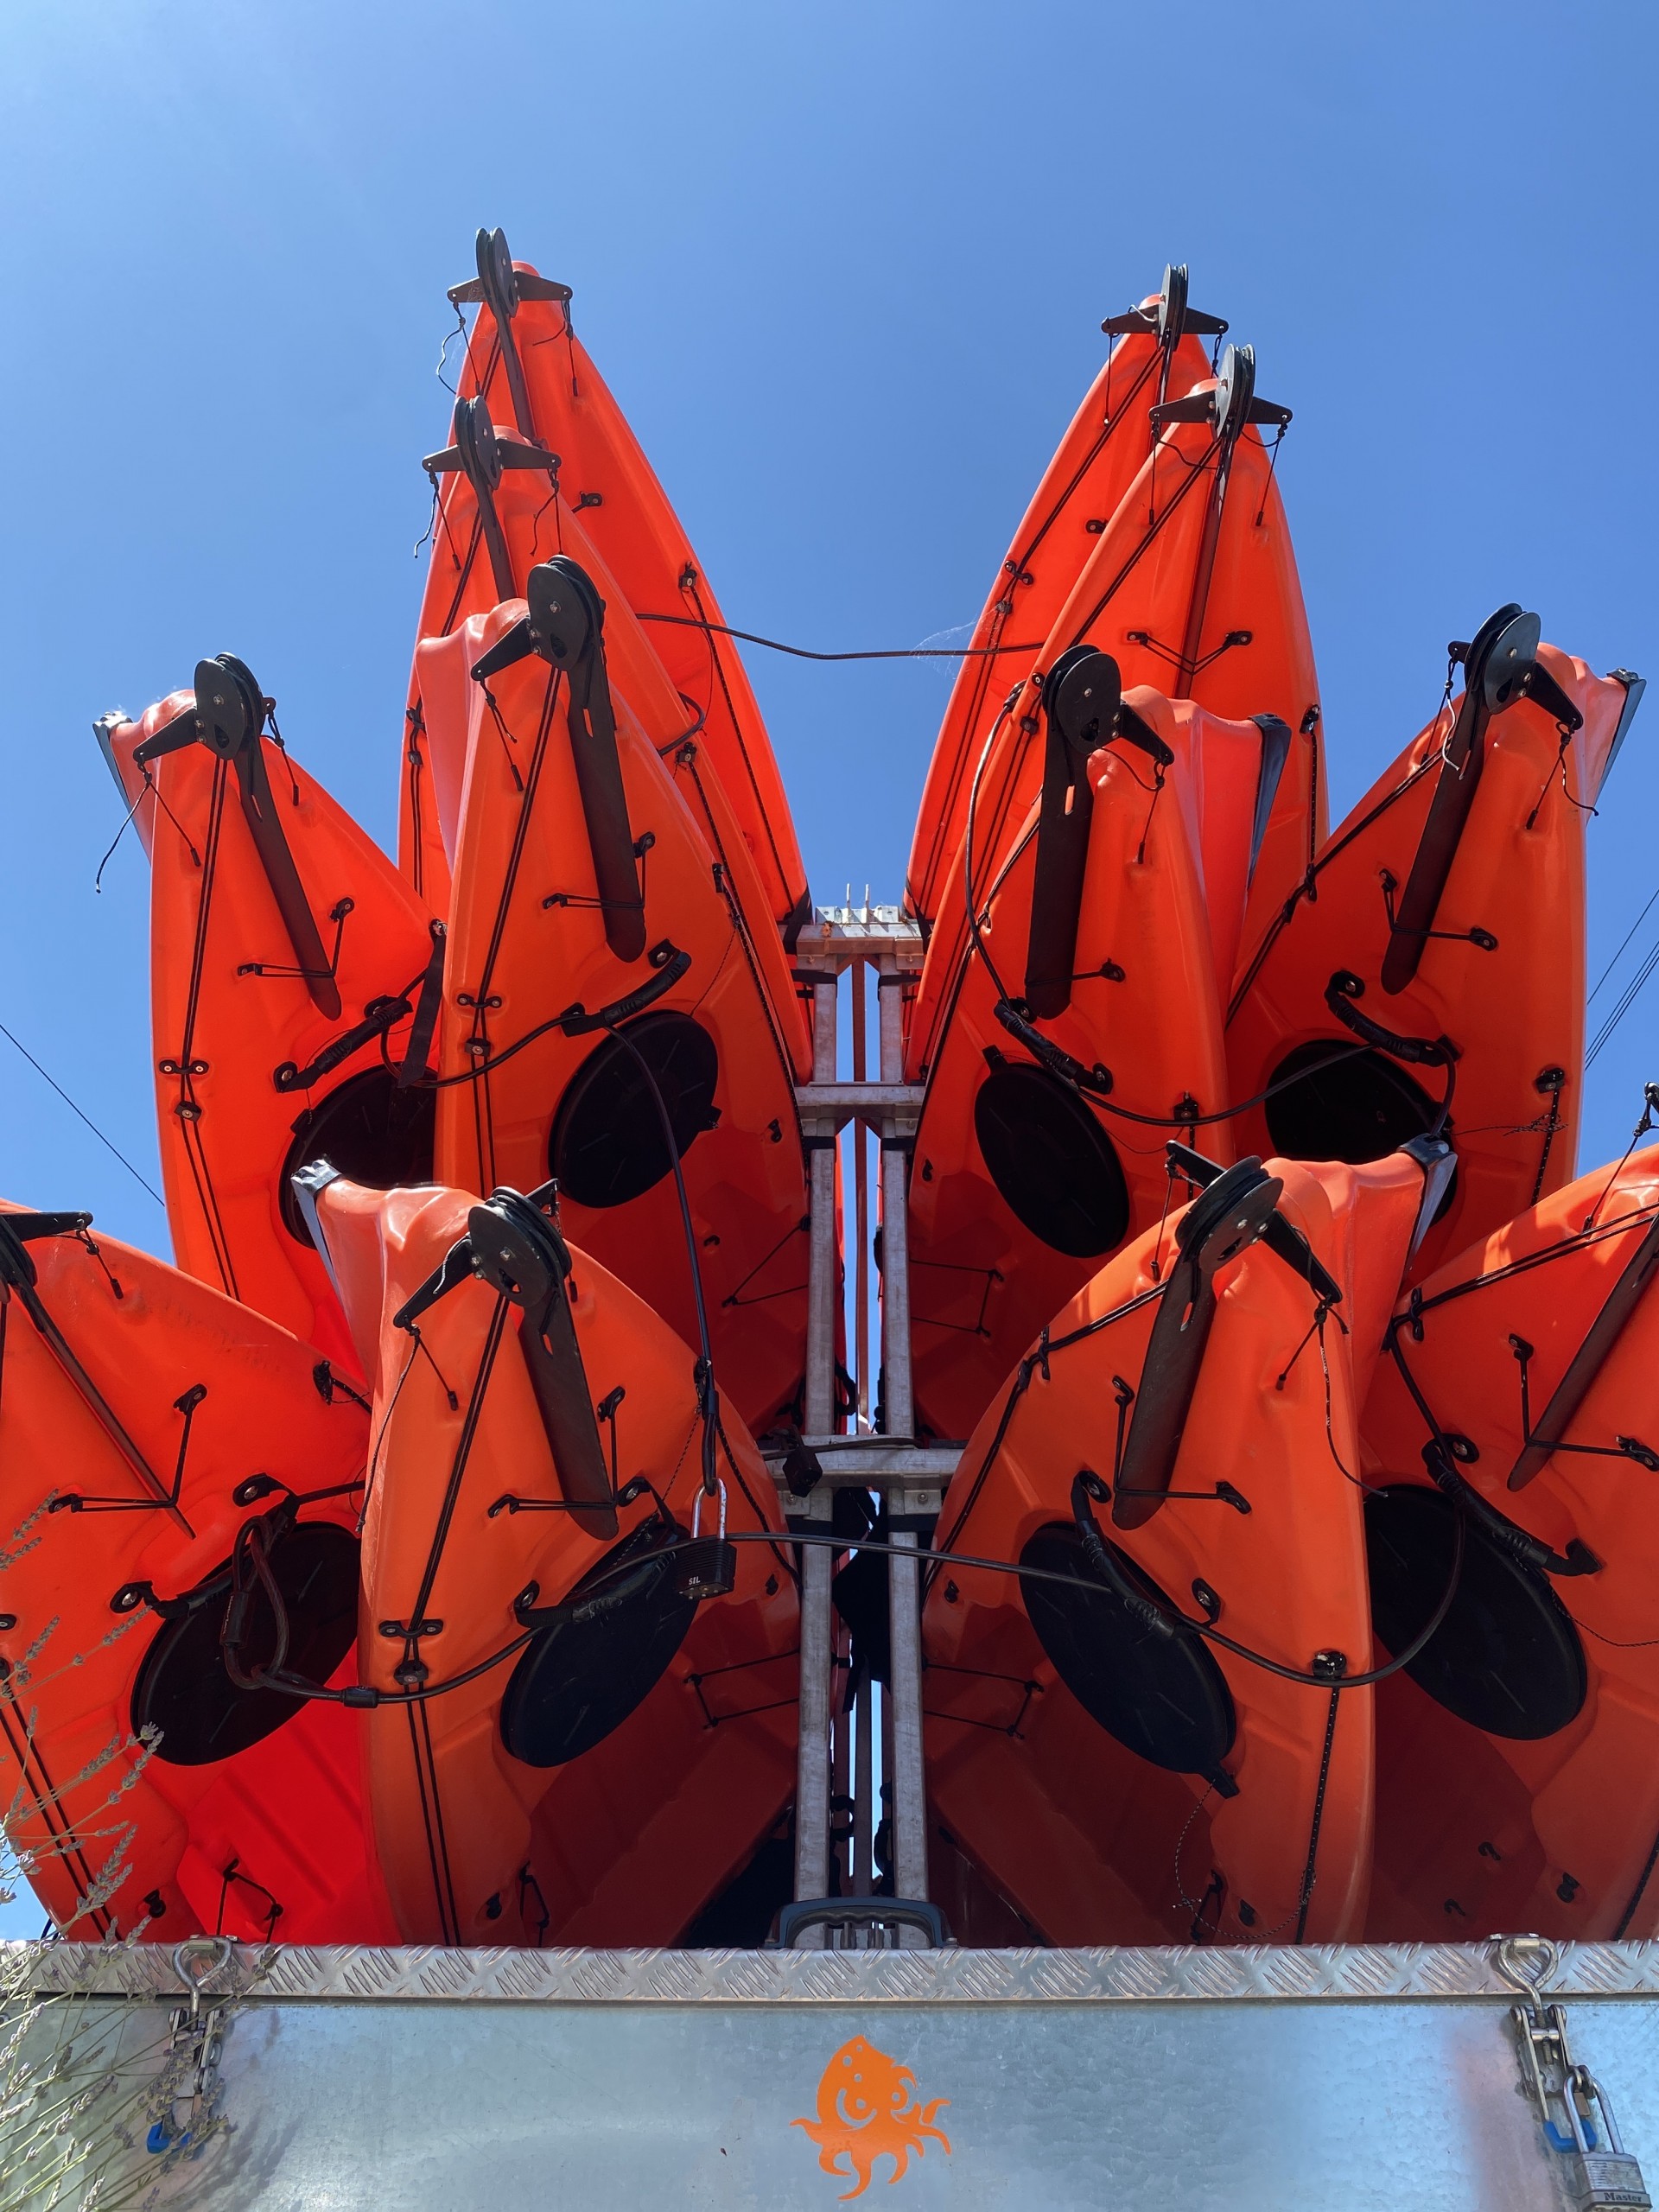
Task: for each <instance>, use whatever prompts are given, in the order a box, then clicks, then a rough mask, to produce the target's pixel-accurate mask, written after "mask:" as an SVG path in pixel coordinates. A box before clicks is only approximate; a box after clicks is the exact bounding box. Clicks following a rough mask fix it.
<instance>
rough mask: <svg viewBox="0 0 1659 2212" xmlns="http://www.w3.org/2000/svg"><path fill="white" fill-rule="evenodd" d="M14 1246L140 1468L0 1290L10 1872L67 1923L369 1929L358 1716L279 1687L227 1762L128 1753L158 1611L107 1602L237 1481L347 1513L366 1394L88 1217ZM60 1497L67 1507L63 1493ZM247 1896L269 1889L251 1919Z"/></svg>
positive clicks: (183, 1928) (169, 1572)
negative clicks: (273, 1702) (324, 1372)
mask: <svg viewBox="0 0 1659 2212" xmlns="http://www.w3.org/2000/svg"><path fill="white" fill-rule="evenodd" d="M6 1211H15V1209H13V1208H10V1207H8V1208H7V1209H6ZM25 1249H26V1250H27V1252H28V1254H29V1257H30V1259H31V1260H32V1262H33V1263H34V1265H35V1269H36V1271H37V1276H38V1286H37V1287H38V1290H39V1294H40V1297H41V1301H42V1303H43V1305H44V1306H45V1307H46V1310H47V1312H48V1314H49V1316H50V1317H51V1319H52V1320H53V1321H54V1323H55V1324H56V1325H57V1327H58V1328H59V1330H60V1332H61V1333H62V1335H63V1337H64V1338H65V1339H66V1341H67V1344H68V1345H69V1348H70V1350H71V1352H72V1353H73V1357H74V1358H75V1359H76V1360H78V1361H79V1363H80V1365H81V1367H82V1368H83V1370H85V1371H86V1375H87V1376H88V1377H89V1378H90V1381H91V1383H92V1387H93V1388H94V1389H96V1391H97V1392H98V1393H99V1395H101V1397H102V1399H103V1401H104V1402H105V1405H106V1406H107V1407H108V1408H110V1409H111V1412H112V1413H113V1414H114V1416H115V1418H116V1420H117V1421H118V1422H119V1424H120V1426H121V1427H122V1428H123V1429H124V1432H125V1433H126V1435H127V1436H128V1437H129V1438H130V1440H131V1442H132V1444H133V1445H134V1446H136V1448H137V1452H139V1454H140V1455H141V1456H142V1459H143V1462H144V1463H145V1464H146V1465H148V1467H149V1470H150V1471H151V1472H152V1473H153V1474H154V1476H155V1477H156V1484H146V1482H145V1480H144V1478H143V1476H142V1474H141V1473H140V1472H139V1471H137V1469H136V1468H135V1467H134V1466H133V1465H132V1464H131V1462H130V1459H129V1458H128V1457H127V1456H125V1455H124V1453H123V1452H121V1451H120V1450H119V1449H118V1446H116V1444H115V1443H114V1442H113V1441H112V1440H111V1437H110V1435H109V1434H108V1433H107V1431H106V1429H105V1427H103V1426H102V1425H101V1424H100V1422H99V1420H98V1418H97V1416H96V1415H95V1414H94V1413H93V1412H92V1411H91V1410H90V1409H89V1407H88V1405H87V1402H86V1398H85V1396H84V1395H82V1393H81V1392H80V1391H79V1389H77V1388H76V1386H75V1384H74V1383H73V1381H72V1380H71V1378H70V1376H68V1374H67V1373H66V1371H65V1369H64V1367H63V1366H62V1364H61V1363H60V1361H59V1359H58V1358H57V1357H55V1356H54V1352H53V1351H52V1350H51V1349H50V1348H49V1346H48V1344H47V1342H46V1341H45V1339H44V1338H42V1337H41V1334H40V1333H39V1332H38V1331H37V1330H36V1328H35V1325H34V1323H33V1321H32V1320H31V1319H30V1318H29V1314H28V1313H27V1312H26V1311H25V1310H24V1307H23V1305H22V1300H21V1299H20V1298H19V1297H18V1296H17V1295H16V1294H7V1293H5V1292H3V1291H0V1322H3V1325H4V1330H5V1387H4V1389H3V1391H0V1463H3V1465H4V1468H5V1477H6V1496H7V1501H8V1502H7V1508H6V1514H7V1518H6V1528H7V1529H8V1531H9V1532H10V1533H9V1537H8V1541H7V1545H6V1552H7V1558H6V1574H5V1602H6V1606H7V1609H8V1612H9V1614H10V1616H11V1619H12V1624H10V1625H8V1626H7V1627H6V1628H5V1629H4V1630H3V1631H0V1658H3V1662H4V1676H3V1683H0V1732H3V1745H0V1764H3V1767H4V1770H5V1774H6V1781H5V1783H4V1788H5V1792H6V1798H7V1802H9V1803H10V1804H11V1805H13V1806H14V1807H15V1810H14V1811H13V1812H12V1813H11V1814H10V1815H8V1827H9V1831H10V1840H11V1845H12V1847H13V1849H14V1850H15V1851H16V1853H18V1854H19V1856H20V1857H22V1858H23V1859H25V1860H26V1862H27V1863H29V1879H30V1882H31V1883H32V1885H33V1886H34V1887H35V1891H37V1892H38V1894H39V1895H40V1896H41V1898H42V1899H43V1900H44V1902H45V1904H47V1906H48V1909H49V1910H50V1912H51V1914H52V1916H53V1918H54V1921H55V1922H56V1923H57V1924H58V1926H59V1927H60V1929H64V1930H65V1931H66V1932H67V1933H68V1934H71V1935H72V1936H73V1938H74V1940H76V1941H77V1942H97V1941H99V1940H100V1939H103V1938H105V1937H106V1936H110V1937H112V1936H117V1935H122V1936H126V1935H131V1934H134V1933H135V1932H141V1933H142V1935H143V1938H144V1940H145V1941H147V1942H168V1943H176V1942H179V1941H180V1940H181V1938H182V1937H184V1936H193V1935H198V1934H200V1933H202V1932H203V1931H204V1930H205V1931H206V1932H207V1933H208V1934H210V1935H211V1934H214V1933H218V1932H220V1931H221V1930H222V1932H224V1933H225V1934H226V1935H231V1936H238V1937H241V1938H244V1939H245V1940H252V1939H254V1938H256V1937H264V1936H265V1935H267V1934H268V1933H270V1932H271V1929H272V1928H273V1927H274V1930H275V1933H276V1934H277V1936H279V1937H280V1938H281V1940H282V1941H283V1942H296V1943H384V1942H395V1941H396V1940H397V1928H396V1923H394V1922H393V1920H392V1918H391V1910H390V1907H389V1905H388V1904H387V1900H386V1896H385V1888H384V1885H382V1883H381V1880H380V1878H379V1876H378V1872H377V1871H376V1870H375V1868H374V1866H373V1862H372V1858H371V1855H370V1851H369V1840H368V1836H367V1833H366V1829H365V1811H364V1802H363V1796H362V1782H361V1759H362V1751H363V1720H362V1716H361V1715H360V1714H359V1713H352V1712H349V1711H347V1710H346V1709H345V1708H344V1707H340V1706H339V1705H335V1704H330V1703H321V1702H303V1701H302V1700H299V1699H297V1698H296V1700H295V1701H294V1706H293V1715H292V1718H291V1719H289V1720H287V1721H286V1722H285V1723H284V1724H283V1726H280V1727H279V1728H277V1730H276V1731H275V1732H274V1733H272V1734H271V1735H270V1736H267V1737H266V1738H264V1740H263V1741H262V1742H260V1743H257V1744H255V1745H252V1746H251V1748H250V1749H248V1750H246V1751H242V1752H239V1753H238V1754H237V1755H236V1756H234V1757H233V1758H227V1759H224V1760H220V1761H218V1762H216V1763H214V1764H207V1765H200V1766H183V1765H178V1764H169V1763H168V1758H167V1756H166V1745H165V1742H164V1741H163V1743H162V1745H161V1747H160V1749H159V1751H157V1752H156V1755H155V1756H152V1757H150V1758H147V1759H146V1758H143V1757H142V1755H141V1753H140V1751H139V1748H138V1746H137V1743H136V1742H135V1740H134V1738H133V1734H132V1697H133V1690H134V1686H135V1682H136V1681H137V1675H138V1672H139V1669H140V1666H141V1664H142V1662H143V1657H144V1655H145V1653H146V1652H147V1651H148V1650H149V1647H150V1645H151V1644H152V1643H153V1642H154V1641H155V1639H156V1637H157V1636H158V1635H159V1634H161V1633H162V1623H161V1622H160V1621H159V1620H158V1619H157V1618H156V1614H155V1613H154V1612H153V1611H150V1610H149V1608H148V1607H147V1606H144V1605H138V1606H137V1607H136V1608H135V1609H133V1610H130V1611H119V1612H118V1611H115V1610H113V1609H112V1607H111V1599H112V1598H113V1597H114V1596H115V1594H116V1592H118V1591H121V1590H123V1589H124V1587H125V1586H128V1585H130V1584H133V1583H137V1582H140V1581H143V1582H147V1583H149V1584H150V1585H152V1586H153V1587H154V1589H155V1591H156V1593H157V1595H158V1596H159V1597H161V1598H162V1599H175V1598H177V1597H179V1596H181V1595H182V1594H183V1593H185V1592H188V1591H191V1590H193V1589H194V1588H195V1587H196V1586H198V1585H199V1584H200V1583H203V1582H205V1581H207V1580H208V1579H209V1578H210V1577H212V1576H213V1575H214V1574H216V1573H218V1572H219V1570H220V1569H222V1568H223V1567H225V1566H226V1563H227V1562H228V1560H229V1558H230V1554H231V1549H232V1542H233V1540H234V1538H235V1535H236V1532H237V1529H238V1527H239V1526H240V1525H241V1524H242V1523H243V1522H245V1521H248V1520H251V1519H254V1518H256V1517H257V1516H258V1515H260V1514H262V1513H264V1512H265V1511H267V1510H269V1507H270V1500H269V1499H268V1498H267V1499H265V1500H263V1501H259V1502H256V1503H253V1504H251V1505H248V1506H245V1507H238V1506H237V1505H236V1504H234V1503H232V1491H233V1490H234V1489H235V1488H236V1487H237V1485H238V1484H240V1483H242V1482H244V1481H245V1480H246V1478H248V1477H249V1476H251V1475H254V1474H266V1475H270V1476H271V1477H273V1478H275V1479H276V1481H277V1483H279V1484H283V1485H285V1486H287V1487H289V1488H290V1489H292V1490H293V1491H296V1492H301V1493H303V1492H308V1491H319V1490H327V1489H331V1488H334V1487H335V1486H336V1485H345V1486H346V1487H347V1489H348V1492H349V1494H348V1495H346V1496H343V1497H332V1498H324V1499H319V1500H318V1501H317V1502H316V1503H314V1504H308V1505H306V1506H304V1507H303V1508H302V1511H301V1516H300V1518H301V1522H302V1524H303V1523H305V1522H314V1521H325V1522H331V1523H333V1524H334V1525H335V1526H337V1527H340V1528H343V1529H353V1528H354V1526H355V1519H356V1510H357V1507H358V1504H359V1501H360V1497H361V1484H362V1478H363V1470H364V1462H365V1459H366V1457H367V1453H368V1440H369V1423H368V1416H367V1414H366V1413H365V1411H364V1409H363V1408H362V1407H361V1406H359V1405H357V1404H354V1403H353V1402H352V1400H351V1399H350V1398H349V1397H347V1396H346V1395H345V1394H344V1393H341V1392H339V1391H336V1392H334V1394H333V1396H332V1400H326V1399H325V1397H324V1396H323V1395H322V1393H321V1391H320V1390H319V1389H318V1388H317V1386H316V1383H315V1381H314V1379H313V1370H314V1368H315V1365H316V1354H315V1351H312V1350H311V1348H310V1347H309V1346H308V1345H306V1344H301V1343H299V1342H298V1341H297V1340H296V1338H293V1337H291V1336H289V1334H287V1332H285V1331H283V1330H282V1329H279V1328H277V1326H276V1325H274V1324H273V1323H271V1322H270V1321H267V1320H264V1319H262V1318H261V1317H260V1316H259V1315H258V1314H257V1313H251V1312H249V1311H248V1310H247V1309H246V1308H245V1307H238V1306H233V1305H232V1304H231V1302H230V1301H229V1300H227V1299H225V1298H223V1297H221V1296H220V1295H219V1293H218V1292H217V1291H215V1290H212V1289H209V1288H207V1287H206V1286H204V1285H203V1284H201V1283H199V1282H196V1281H193V1280H192V1279H191V1278H190V1277H189V1276H188V1275H186V1274H180V1273H178V1272H176V1271H175V1269H173V1268H168V1267H166V1266H164V1265H163V1264H162V1262H160V1261H159V1260H152V1259H150V1258H149V1257H147V1256H146V1255H144V1254H143V1253H141V1252H136V1251H134V1250H132V1249H130V1247H128V1246H126V1245H124V1244H118V1243H114V1242H113V1241H112V1240H111V1239H110V1238H108V1237H104V1236H97V1237H95V1238H94V1239H93V1240H92V1243H82V1242H80V1241H79V1240H78V1239H76V1238H74V1237H72V1236H59V1237H47V1238H41V1239H37V1240H34V1241H31V1242H30V1243H29V1244H28V1245H27V1246H26V1247H25ZM198 1386H205V1390H206V1395H205V1396H203V1397H202V1398H201V1399H200V1402H199V1403H198V1404H197V1405H196V1406H195V1408H194V1412H193V1413H192V1414H191V1417H190V1421H189V1441H188V1451H185V1452H183V1459H182V1480H181V1484H180V1489H179V1496H178V1513H177V1514H176V1515H175V1513H173V1512H172V1511H170V1510H168V1507H167V1506H166V1504H165V1503H157V1502H156V1494H157V1487H158V1486H159V1489H160V1491H162V1494H163V1495H164V1494H165V1493H166V1491H168V1489H170V1486H171V1484H172V1483H173V1480H174V1478H175V1471H176V1470H177V1469H178V1468H179V1465H180V1461H181V1446H182V1445H183V1441H184V1433H185V1427H186V1422H185V1416H184V1414H183V1413H182V1412H181V1410H180V1408H179V1407H178V1404H177V1401H178V1400H179V1399H180V1398H181V1397H183V1396H184V1395H185V1394H186V1393H188V1392H190V1391H193V1390H194V1389H196V1388H197V1387H198ZM72 1495H73V1496H75V1497H81V1498H84V1499H85V1500H86V1501H87V1503H86V1506H85V1509H84V1510H72V1509H70V1508H69V1507H68V1505H67V1499H68V1498H69V1497H71V1496H72ZM94 1501H111V1502H112V1506H111V1505H105V1506H102V1507H100V1506H99V1505H98V1504H96V1503H94ZM54 1503H55V1504H56V1507H57V1509H58V1510H52V1509H53V1506H54ZM209 1602H213V1601H211V1600H210V1601H209ZM217 1602H218V1604H219V1608H220V1610H221V1611H222V1610H223V1608H224V1605H225V1600H224V1599H223V1598H220V1599H219V1600H218V1601H217ZM355 1663H356V1662H355V1656H354V1655H353V1656H350V1657H348V1658H347V1659H346V1662H344V1664H343V1666H342V1668H341V1669H340V1675H339V1677H338V1680H340V1681H347V1682H349V1681H352V1680H353V1676H354V1672H355ZM14 1792H15V1793H16V1795H15V1796H14ZM35 1852H38V1853H39V1854H40V1855H39V1856H38V1857H37V1858H34V1859H32V1861H31V1860H30V1859H29V1854H31V1853H35ZM232 1867H233V1868H234V1870H235V1871H234V1872H233V1873H232V1874H231V1875H230V1876H229V1877H227V1875H226V1869H227V1868H232ZM268 1900H269V1901H270V1902H275V1903H276V1904H280V1905H281V1907H282V1911H281V1914H280V1916H279V1917H278V1918H277V1920H276V1921H275V1923H269V1924H268V1921H267V1915H268V1913H269V1910H270V1903H269V1902H268ZM141 1923H143V1926H142V1928H141Z"/></svg>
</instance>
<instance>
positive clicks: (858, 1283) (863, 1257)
mask: <svg viewBox="0 0 1659 2212" xmlns="http://www.w3.org/2000/svg"><path fill="white" fill-rule="evenodd" d="M865 1032H866V1010H865V1004H864V963H863V962H862V961H861V960H855V961H854V963H853V1081H854V1082H855V1083H862V1082H863V1081H864V1080H865V1077H866V1073H867V1067H866V1061H867V1058H868V1043H867V1039H866V1034H865ZM849 1135H850V1136H851V1138H852V1141H853V1210H854V1214H855V1243H854V1246H853V1249H854V1254H855V1259H854V1266H855V1268H856V1270H857V1272H856V1274H855V1275H854V1277H853V1309H854V1324H853V1359H854V1368H853V1372H854V1373H855V1376H857V1377H858V1427H859V1429H860V1431H861V1432H862V1431H863V1430H865V1429H867V1428H868V1427H869V1425H870V1191H869V1182H870V1179H869V1150H870V1147H869V1135H868V1131H867V1130H866V1129H865V1127H864V1124H863V1122H861V1121H858V1120H857V1119H855V1120H854V1122H852V1124H851V1127H850V1128H849Z"/></svg>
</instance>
